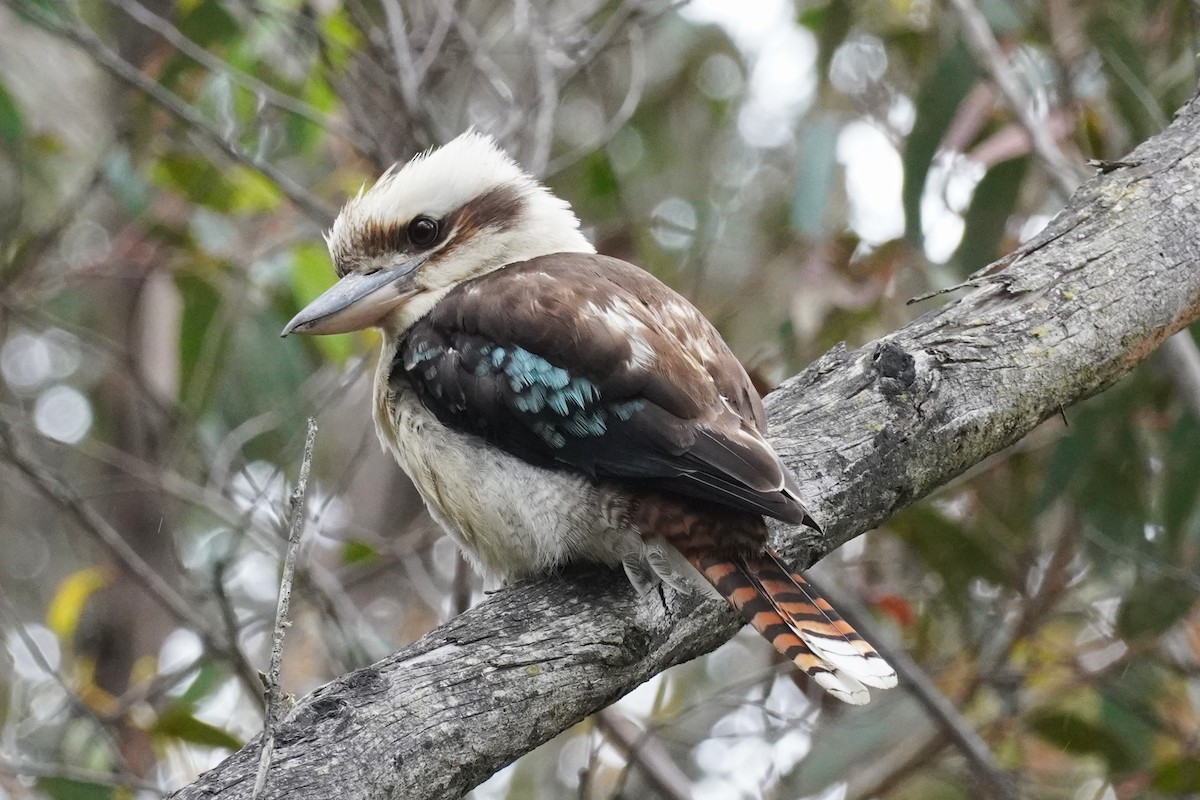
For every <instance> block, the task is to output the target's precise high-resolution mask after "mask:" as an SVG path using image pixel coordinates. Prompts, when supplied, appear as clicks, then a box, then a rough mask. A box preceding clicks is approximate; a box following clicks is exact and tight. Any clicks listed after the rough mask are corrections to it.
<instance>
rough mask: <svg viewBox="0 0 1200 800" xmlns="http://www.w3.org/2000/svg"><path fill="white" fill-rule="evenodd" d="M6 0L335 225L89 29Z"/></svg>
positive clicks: (21, 0)
mask: <svg viewBox="0 0 1200 800" xmlns="http://www.w3.org/2000/svg"><path fill="white" fill-rule="evenodd" d="M3 2H4V3H5V4H6V5H8V6H9V7H10V8H13V9H14V10H19V11H20V13H21V14H22V15H23V16H26V17H29V18H30V19H33V20H35V21H36V22H37V24H38V25H40V26H41V27H43V28H45V29H46V30H47V31H49V32H51V33H53V34H55V35H57V36H61V37H63V38H64V39H67V40H68V41H71V42H74V43H75V44H77V45H79V47H81V48H83V50H84V51H86V52H87V53H88V54H89V55H90V56H91V57H92V58H93V59H95V61H96V63H97V64H99V65H100V66H101V67H103V68H104V69H105V70H106V71H108V72H109V73H110V74H112V75H113V76H114V77H116V78H117V79H119V80H120V81H122V82H124V83H127V84H129V85H130V86H132V87H133V88H135V89H137V90H138V91H140V92H142V93H143V94H145V95H146V96H147V97H149V98H150V99H151V100H153V101H154V102H155V103H156V104H158V106H159V107H160V108H162V109H163V110H164V111H166V112H167V113H169V114H170V115H171V116H173V117H175V118H176V119H178V120H179V121H181V122H183V123H186V124H187V126H188V128H189V129H190V130H193V131H195V132H196V133H197V134H199V135H200V136H202V137H204V138H205V139H206V140H208V141H209V142H210V143H211V144H214V145H216V146H217V148H219V149H220V150H221V152H223V153H224V154H225V155H226V156H228V157H229V158H231V159H233V160H234V161H237V162H238V163H241V164H245V165H246V166H248V167H250V168H252V169H254V170H256V171H257V172H259V173H261V174H262V175H263V177H265V178H267V179H268V180H270V181H271V182H272V183H274V184H275V185H276V186H277V187H279V190H280V191H281V192H283V194H284V195H285V196H286V197H287V198H288V199H289V200H291V201H292V202H293V203H294V204H295V205H296V207H297V208H299V209H300V210H301V211H303V212H304V213H305V214H306V215H308V217H310V218H311V219H312V220H313V221H314V222H316V223H317V224H318V225H320V226H322V227H328V226H329V225H330V224H332V222H333V217H334V212H333V209H331V208H329V207H328V206H326V205H325V204H324V203H322V202H321V201H319V200H317V199H316V198H315V197H313V196H312V195H311V194H310V193H309V192H308V191H306V190H305V189H304V187H302V186H300V185H299V184H298V183H296V182H295V181H294V180H292V179H291V178H290V177H288V176H287V175H285V174H284V173H282V172H280V171H279V170H278V169H277V168H276V167H275V166H274V165H272V164H270V163H268V162H267V161H266V160H264V159H262V158H259V157H258V156H255V155H252V154H250V153H247V152H246V151H245V150H244V149H242V147H241V146H239V145H238V144H237V143H236V142H233V141H231V140H230V139H229V138H227V137H225V136H222V135H221V134H220V133H219V132H218V131H217V130H216V129H215V128H213V126H212V125H211V124H209V122H208V120H206V119H205V118H204V117H203V116H202V115H201V114H200V113H199V112H198V111H196V110H195V109H194V108H192V107H191V106H189V105H188V104H187V103H185V102H183V101H182V100H180V99H179V98H178V97H176V96H175V95H173V94H171V93H170V92H168V91H167V90H166V89H164V88H163V87H162V86H160V85H159V84H157V83H155V82H154V81H153V80H151V79H150V78H148V77H146V76H145V75H143V74H142V73H141V72H140V71H139V70H138V69H137V68H136V67H134V66H133V65H132V64H129V63H128V62H126V61H125V59H123V58H121V56H120V55H118V54H117V53H116V52H114V51H113V50H112V49H111V48H110V47H108V45H106V44H104V42H102V41H100V40H99V39H98V38H96V35H95V34H93V33H92V32H91V31H90V30H89V29H87V28H86V27H84V26H83V25H79V24H74V23H68V22H62V21H59V20H57V19H55V18H54V17H53V16H51V15H50V14H48V13H47V12H45V11H43V10H42V9H41V7H39V6H37V5H36V4H34V3H31V2H28V1H27V0H3Z"/></svg>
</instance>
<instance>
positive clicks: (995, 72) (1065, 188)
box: [951, 0, 1083, 197]
mask: <svg viewBox="0 0 1200 800" xmlns="http://www.w3.org/2000/svg"><path fill="white" fill-rule="evenodd" d="M951 2H953V3H954V7H955V8H956V9H957V10H958V13H959V16H960V17H962V21H963V29H964V30H963V32H964V34H965V35H966V39H967V45H968V46H969V47H970V48H971V51H972V52H973V53H974V54H975V58H976V59H977V60H979V61H980V62H981V63H982V65H983V67H984V68H985V69H986V70H987V71H988V73H989V74H991V76H992V80H994V81H995V82H996V85H997V86H998V87H999V88H1000V93H1001V94H1002V95H1003V96H1004V100H1005V102H1006V103H1008V106H1009V108H1011V109H1012V112H1013V113H1014V114H1016V115H1017V119H1018V120H1020V121H1021V125H1022V127H1024V128H1025V132H1026V133H1027V134H1028V135H1029V141H1030V142H1031V143H1032V146H1033V151H1034V152H1035V153H1036V154H1037V156H1038V158H1039V159H1040V160H1041V161H1042V162H1043V163H1045V164H1047V165H1048V166H1049V171H1048V172H1049V176H1050V179H1051V180H1052V181H1053V182H1054V185H1055V186H1056V187H1057V188H1058V191H1059V192H1060V193H1062V196H1063V197H1070V196H1071V193H1072V192H1074V191H1075V188H1076V187H1077V186H1079V183H1080V181H1081V180H1082V179H1083V174H1082V166H1074V165H1072V164H1071V162H1070V161H1068V160H1067V159H1066V157H1065V156H1064V155H1063V152H1062V150H1061V149H1060V148H1059V146H1058V143H1057V142H1055V141H1054V137H1052V136H1051V135H1050V132H1049V130H1048V129H1047V128H1046V125H1045V124H1044V122H1043V121H1042V120H1039V119H1038V118H1037V117H1036V116H1035V115H1034V113H1033V111H1032V109H1030V107H1029V103H1028V98H1027V97H1026V96H1025V92H1024V91H1023V90H1022V89H1021V82H1020V80H1019V79H1018V78H1017V76H1016V73H1015V72H1013V70H1012V68H1011V67H1010V66H1009V64H1008V59H1007V58H1006V57H1005V55H1004V53H1003V51H1001V49H1000V44H999V43H998V42H997V41H996V37H995V36H994V35H992V29H991V26H989V25H988V22H987V19H986V18H985V17H984V16H983V12H981V11H980V10H979V8H978V7H977V6H976V5H975V3H974V0H951Z"/></svg>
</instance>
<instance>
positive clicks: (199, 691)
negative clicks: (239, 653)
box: [179, 661, 221, 706]
mask: <svg viewBox="0 0 1200 800" xmlns="http://www.w3.org/2000/svg"><path fill="white" fill-rule="evenodd" d="M220 681H221V670H220V668H218V667H217V665H216V664H214V663H213V662H211V661H205V662H204V663H202V664H201V665H200V670H199V671H198V672H197V673H196V678H195V679H194V680H193V681H192V682H191V684H189V685H188V687H187V689H185V690H184V692H183V694H181V695H180V696H179V702H180V703H183V704H185V705H187V706H193V705H195V704H196V703H198V702H200V701H201V700H203V699H204V698H205V697H208V696H209V695H210V694H212V693H213V691H214V690H215V689H216V688H217V687H218V686H219V685H220Z"/></svg>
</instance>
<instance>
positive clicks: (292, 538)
mask: <svg viewBox="0 0 1200 800" xmlns="http://www.w3.org/2000/svg"><path fill="white" fill-rule="evenodd" d="M316 441H317V422H316V420H314V419H313V418H312V417H309V418H308V433H307V434H306V435H305V437H304V457H303V459H302V460H301V461H300V476H299V478H297V479H296V488H295V489H294V490H293V491H292V497H291V501H290V506H291V513H292V526H291V529H290V530H289V531H288V543H287V552H286V554H285V555H284V558H283V575H282V576H281V577H280V579H279V603H278V604H277V605H276V606H275V629H274V631H272V633H271V666H270V668H269V669H268V671H267V674H266V675H264V676H263V683H264V685H265V687H266V688H265V689H264V694H265V695H266V698H267V714H266V717H265V718H264V719H263V733H262V749H261V750H260V751H259V760H258V775H257V776H256V777H255V779H254V791H253V792H252V793H251V794H250V797H251V800H258V797H259V795H260V794H261V793H262V790H263V787H264V786H266V783H267V772H268V770H270V768H271V754H272V753H273V752H274V751H275V727H276V725H277V724H278V723H279V717H280V716H281V711H280V706H281V704H282V702H283V697H282V693H281V692H280V690H279V670H280V668H281V667H282V666H283V634H284V630H285V629H286V628H287V627H288V626H289V625H291V622H290V621H289V620H288V618H287V615H288V605H289V604H290V603H291V600H292V576H293V575H294V574H295V572H296V555H297V554H298V553H299V552H300V537H301V536H302V535H303V534H304V521H305V519H306V514H305V508H304V495H305V493H306V492H307V491H308V473H309V471H310V470H311V469H312V460H313V447H314V445H315V444H316Z"/></svg>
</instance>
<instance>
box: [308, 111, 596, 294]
mask: <svg viewBox="0 0 1200 800" xmlns="http://www.w3.org/2000/svg"><path fill="white" fill-rule="evenodd" d="M495 192H504V193H505V194H504V195H503V198H502V199H503V200H504V201H505V202H506V203H508V204H509V205H508V206H507V210H511V211H513V212H515V213H514V214H512V215H511V217H503V215H501V214H499V213H497V214H496V215H495V222H496V225H495V226H494V228H495V229H494V230H489V229H488V227H487V223H488V222H489V221H490V220H489V218H488V217H487V216H485V215H477V216H475V217H474V218H473V219H472V221H473V222H474V223H475V224H476V225H477V226H480V223H482V225H481V226H480V227H477V229H475V230H472V231H469V232H467V233H469V234H470V235H473V236H474V237H475V238H486V240H487V241H486V242H472V243H469V244H470V245H471V246H466V247H464V245H465V244H468V243H463V242H456V247H455V258H456V260H459V259H461V257H462V256H463V255H466V254H467V253H473V254H474V255H475V256H477V257H486V261H488V262H491V263H489V264H488V265H487V266H488V267H490V268H496V267H499V266H503V265H504V264H507V263H512V262H515V261H520V260H524V259H528V258H532V257H534V256H538V255H545V254H548V253H554V252H568V251H573V252H594V251H595V250H594V248H593V247H592V245H591V244H590V243H589V242H588V241H587V239H585V238H584V237H583V234H581V233H580V232H579V220H578V219H577V218H576V216H575V214H574V212H572V211H571V206H570V204H569V203H567V202H566V201H564V200H561V199H559V198H558V197H555V196H554V195H553V194H551V193H550V191H549V190H548V189H546V188H545V187H544V186H542V185H541V184H540V183H538V182H537V181H536V180H534V179H533V178H532V177H530V176H529V175H528V174H526V173H525V172H524V171H523V170H522V169H521V167H520V166H518V165H517V163H516V162H515V161H513V160H512V158H510V157H509V156H508V154H507V153H505V152H504V151H503V150H501V149H500V148H499V147H498V146H497V145H496V143H495V141H494V140H493V139H492V137H490V136H488V135H486V134H483V133H479V132H478V131H475V130H468V131H467V132H466V133H463V134H462V135H460V136H458V137H457V138H455V139H453V140H452V141H450V142H449V143H447V144H446V145H444V146H442V147H438V148H432V149H430V150H427V151H426V152H424V153H421V154H419V155H417V156H416V157H414V158H413V159H412V160H411V161H409V162H408V163H406V164H403V165H400V164H396V165H394V166H392V167H391V168H390V169H389V170H388V171H387V172H385V173H384V174H383V175H382V176H381V177H380V178H379V180H378V181H376V183H375V185H374V186H372V187H371V188H370V189H368V190H366V191H363V190H359V193H358V196H357V197H354V198H352V199H351V200H350V201H349V202H347V203H346V205H345V207H344V208H343V209H342V211H341V213H340V214H338V217H337V219H336V220H335V221H334V223H333V228H332V229H331V230H330V231H329V233H328V235H327V236H326V237H325V238H326V242H327V243H328V245H329V253H330V255H331V256H332V257H333V259H334V262H335V263H336V264H338V265H339V266H341V265H345V264H351V263H353V262H354V261H355V256H356V249H358V248H359V243H360V242H361V241H363V233H364V232H365V231H369V230H372V229H375V230H387V229H391V228H402V227H403V226H405V225H407V224H408V223H409V222H410V221H412V220H413V219H414V218H415V217H417V216H420V215H425V216H429V217H432V218H433V219H436V220H442V219H446V218H447V217H449V216H450V215H452V214H453V212H456V211H459V210H460V209H463V208H464V207H466V206H468V205H469V204H471V203H472V201H481V200H483V199H484V198H487V197H488V196H489V195H492V196H493V197H495V198H499V197H500V195H493V193H495ZM479 205H480V208H481V210H483V211H490V209H488V208H486V206H484V204H483V203H480V204H479ZM500 210H504V207H499V208H498V209H497V212H499V211H500ZM501 223H503V224H501ZM454 233H455V232H454V230H450V231H448V233H447V238H448V239H452V238H453V237H454ZM481 234H483V235H481ZM479 245H487V246H486V247H480V246H479ZM497 258H499V259H501V262H500V263H495V261H496V259H497ZM462 266H465V265H462ZM481 266H482V264H481ZM454 271H455V272H459V271H460V270H457V269H456V270H454ZM472 271H473V270H472ZM482 271H487V269H484V270H482Z"/></svg>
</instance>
